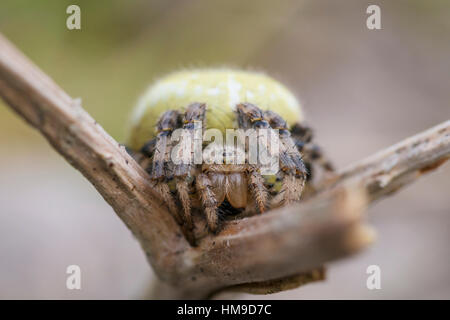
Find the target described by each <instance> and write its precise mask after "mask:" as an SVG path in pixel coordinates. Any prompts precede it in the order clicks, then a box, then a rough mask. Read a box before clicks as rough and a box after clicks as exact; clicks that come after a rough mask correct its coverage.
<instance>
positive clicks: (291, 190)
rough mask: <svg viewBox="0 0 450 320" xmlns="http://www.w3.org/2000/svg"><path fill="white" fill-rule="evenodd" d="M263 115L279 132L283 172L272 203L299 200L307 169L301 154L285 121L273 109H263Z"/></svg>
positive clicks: (285, 203) (275, 204) (281, 203)
mask: <svg viewBox="0 0 450 320" xmlns="http://www.w3.org/2000/svg"><path fill="white" fill-rule="evenodd" d="M264 117H265V118H266V119H267V121H268V122H269V124H270V126H271V127H272V129H276V130H278V132H279V138H280V153H279V156H280V164H281V170H282V171H283V172H284V177H283V184H282V187H281V191H280V193H279V195H277V196H276V197H275V198H274V199H273V205H274V206H279V205H287V204H290V203H292V202H294V201H299V200H300V196H301V194H302V191H303V188H304V186H305V182H306V178H307V170H306V167H305V164H304V163H303V160H302V156H301V154H300V152H299V151H298V150H297V148H296V146H295V143H294V141H293V140H292V138H291V134H290V132H289V130H288V128H287V123H286V121H285V120H284V119H283V118H282V117H281V116H279V115H278V114H277V113H275V112H273V111H265V112H264Z"/></svg>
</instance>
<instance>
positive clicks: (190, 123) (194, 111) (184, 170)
mask: <svg viewBox="0 0 450 320" xmlns="http://www.w3.org/2000/svg"><path fill="white" fill-rule="evenodd" d="M205 112H206V106H205V104H203V103H192V104H190V105H189V106H188V107H187V109H186V112H185V113H184V115H183V119H182V120H183V124H184V125H183V129H184V130H185V134H186V135H183V136H182V137H181V138H182V139H187V140H185V141H184V142H181V148H180V150H179V152H180V153H181V154H183V153H185V152H187V153H188V154H187V159H185V158H183V159H182V160H183V161H182V163H181V164H177V165H175V170H174V177H175V181H176V189H177V192H178V196H179V198H180V202H181V205H182V207H183V219H184V221H185V222H186V226H187V227H188V228H189V229H192V228H193V227H194V225H193V222H192V215H191V198H190V193H191V188H190V185H189V183H188V179H190V178H192V171H193V169H195V164H194V152H195V150H194V149H195V147H196V144H195V139H196V138H197V137H196V136H195V134H196V132H195V130H196V129H199V130H200V132H199V133H200V139H201V137H202V135H201V134H202V133H203V128H204V122H205ZM198 125H201V127H199V126H198ZM199 146H200V148H201V142H200V144H199ZM185 147H187V148H188V150H184V148H185ZM197 151H200V152H201V150H197Z"/></svg>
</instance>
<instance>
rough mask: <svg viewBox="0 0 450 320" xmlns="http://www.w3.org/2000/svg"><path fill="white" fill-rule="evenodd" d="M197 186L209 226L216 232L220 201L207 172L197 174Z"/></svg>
mask: <svg viewBox="0 0 450 320" xmlns="http://www.w3.org/2000/svg"><path fill="white" fill-rule="evenodd" d="M195 187H196V189H197V192H198V194H199V195H200V200H201V202H202V205H203V208H204V210H205V215H206V221H207V224H208V228H209V230H211V231H212V232H214V233H215V232H217V231H218V227H219V218H218V216H217V207H218V202H217V200H216V197H215V195H214V192H213V189H212V183H211V181H210V180H209V178H208V175H207V174H206V173H200V174H199V175H198V176H197V179H196V184H195Z"/></svg>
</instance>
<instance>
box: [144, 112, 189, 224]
mask: <svg viewBox="0 0 450 320" xmlns="http://www.w3.org/2000/svg"><path fill="white" fill-rule="evenodd" d="M179 126H180V121H179V113H178V111H175V110H169V111H166V112H165V113H164V114H163V115H162V116H161V117H160V118H159V120H158V123H157V135H156V138H155V139H153V140H150V141H149V142H148V143H146V144H145V145H144V146H143V147H142V149H141V153H142V154H143V155H145V156H146V157H145V158H144V159H143V160H142V161H140V164H141V165H142V166H143V167H144V168H146V170H147V171H149V173H150V178H151V179H152V180H153V181H154V182H155V189H156V191H157V192H158V193H159V194H160V195H161V198H162V199H163V200H164V202H165V203H166V205H167V207H168V208H169V211H170V213H171V214H172V215H173V216H174V218H175V219H176V221H177V222H178V223H179V224H183V219H182V217H181V216H180V214H179V212H178V208H177V205H176V203H175V201H174V199H173V197H172V194H171V192H170V188H169V185H168V184H167V182H168V181H169V180H170V179H171V178H172V172H171V163H170V161H171V159H170V151H171V149H172V144H171V141H170V137H171V135H172V132H173V130H175V129H176V128H178V127H179ZM149 159H152V160H151V164H150V163H148V162H149V161H150V160H149Z"/></svg>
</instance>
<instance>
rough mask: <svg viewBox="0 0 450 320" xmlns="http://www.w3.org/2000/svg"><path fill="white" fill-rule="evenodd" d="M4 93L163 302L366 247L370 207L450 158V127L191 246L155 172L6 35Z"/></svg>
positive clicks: (0, 83)
mask: <svg viewBox="0 0 450 320" xmlns="http://www.w3.org/2000/svg"><path fill="white" fill-rule="evenodd" d="M0 96H1V97H2V98H3V99H4V101H5V102H6V103H7V104H9V105H10V107H11V108H12V109H13V110H15V111H16V112H17V113H18V114H19V115H20V116H21V117H23V118H24V119H25V120H26V121H27V122H28V123H29V124H30V125H31V126H33V127H35V128H36V129H37V130H39V131H40V132H41V133H42V134H43V135H44V136H45V138H46V139H47V140H48V141H49V143H50V144H51V145H52V146H53V147H54V148H55V150H57V151H58V152H59V153H60V154H61V155H63V156H64V157H65V158H66V160H67V161H68V162H69V163H70V164H72V165H73V166H74V167H75V168H76V169H78V170H79V171H80V172H81V173H82V174H83V175H84V176H85V177H86V178H87V179H88V180H89V181H90V182H91V183H92V184H93V185H94V186H95V188H96V189H97V190H98V191H99V192H100V194H101V195H102V196H103V198H104V199H105V200H106V201H107V202H108V203H109V204H110V205H111V206H112V207H113V209H114V211H115V212H116V213H117V215H118V216H119V217H120V218H121V219H122V221H123V222H124V223H125V224H126V225H127V226H128V228H129V229H130V230H131V231H132V232H133V234H134V235H135V236H136V238H137V239H138V240H139V242H140V243H141V245H142V248H143V249H144V250H145V252H146V254H147V257H148V260H149V262H150V264H151V265H152V266H153V268H154V270H155V272H156V274H157V275H158V277H159V278H160V279H161V280H162V283H164V285H162V286H160V287H159V289H158V290H159V291H158V292H157V293H158V295H157V297H166V298H175V297H190V298H202V297H206V296H208V295H210V294H211V293H212V292H214V291H216V290H219V289H221V288H224V287H229V286H232V285H238V284H243V283H253V282H264V281H268V280H273V279H277V278H282V277H286V276H292V275H294V274H296V273H299V272H302V271H307V270H309V269H311V268H314V267H317V266H321V265H323V264H324V263H328V262H330V261H333V260H335V259H338V258H342V257H344V256H347V255H349V254H352V253H354V252H357V251H358V250H360V249H361V248H363V247H365V246H366V245H367V244H368V243H370V241H371V240H372V238H373V233H372V232H371V231H370V229H369V228H368V227H367V226H365V225H364V223H363V213H364V210H365V208H366V206H367V205H368V204H370V203H371V202H373V201H374V200H376V199H379V198H380V197H382V196H384V195H387V194H391V193H392V192H393V191H396V190H398V189H399V188H401V187H402V186H403V185H405V184H407V183H409V182H411V181H412V180H413V179H414V178H417V177H419V176H420V175H421V174H423V173H426V172H429V171H431V170H433V169H435V168H436V167H437V166H439V165H440V164H442V163H443V162H445V160H447V159H448V158H449V154H450V121H446V122H444V123H442V124H440V125H438V126H436V127H434V128H432V129H429V130H428V131H425V132H423V133H420V134H418V135H416V136H414V137H411V138H408V139H406V140H404V141H403V142H400V143H399V144H396V145H394V146H392V147H390V148H388V149H385V150H383V151H380V152H379V153H377V154H376V155H374V156H372V157H369V158H368V159H366V160H363V161H359V162H357V163H356V164H355V165H353V166H350V167H349V168H347V169H344V170H342V171H340V172H339V174H338V177H337V178H336V179H334V180H333V181H327V182H324V183H323V184H322V186H321V188H320V189H319V190H317V192H316V194H314V195H313V196H312V197H310V198H309V199H308V200H307V201H304V202H303V203H301V204H299V205H295V206H292V207H285V208H282V209H279V210H274V211H271V212H269V213H267V214H264V215H260V216H256V217H251V218H245V219H242V220H238V221H233V222H228V223H227V224H226V225H225V226H224V228H223V230H222V231H221V232H220V233H219V234H218V235H215V236H212V235H211V236H207V237H206V238H204V239H202V240H201V241H200V243H199V245H198V246H197V247H191V246H190V245H189V244H188V243H187V241H186V240H185V239H184V238H183V237H182V236H181V234H182V233H181V230H180V227H179V226H178V225H177V224H176V223H175V221H174V220H173V218H172V216H171V215H170V214H169V212H168V211H167V209H166V208H165V206H164V205H163V204H162V203H161V201H160V199H159V198H158V196H157V194H156V193H155V192H154V190H153V189H152V187H151V185H150V184H149V179H148V175H147V173H146V172H145V171H144V170H143V169H142V168H141V167H140V166H139V165H138V164H137V163H136V162H135V161H134V160H133V159H132V158H131V157H130V156H129V155H128V154H127V153H126V152H125V150H124V148H123V147H121V146H120V144H119V143H117V142H116V141H115V140H114V139H113V138H111V137H110V136H109V135H108V134H107V133H106V132H105V131H104V130H103V129H102V128H101V127H100V125H99V124H97V123H96V122H95V120H94V119H92V118H91V117H90V116H89V114H87V113H86V112H85V111H84V110H83V109H82V107H81V105H80V102H78V101H77V100H74V99H72V98H71V97H69V96H68V95H67V94H66V93H65V92H64V91H63V90H62V89H61V88H59V87H58V86H57V85H56V84H55V83H54V82H53V81H52V80H51V79H50V78H49V77H48V76H47V75H45V74H44V73H43V72H42V71H41V70H40V69H39V68H37V67H36V66H35V65H33V64H32V63H31V62H30V61H29V60H28V59H27V58H26V57H25V56H23V55H22V54H21V53H20V52H19V51H18V50H17V49H16V48H14V47H13V46H12V45H11V44H10V43H9V42H8V41H7V40H6V39H5V38H4V37H2V36H1V35H0Z"/></svg>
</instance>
